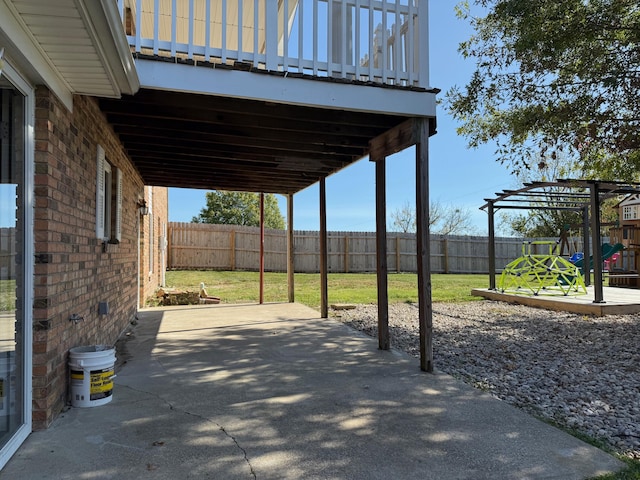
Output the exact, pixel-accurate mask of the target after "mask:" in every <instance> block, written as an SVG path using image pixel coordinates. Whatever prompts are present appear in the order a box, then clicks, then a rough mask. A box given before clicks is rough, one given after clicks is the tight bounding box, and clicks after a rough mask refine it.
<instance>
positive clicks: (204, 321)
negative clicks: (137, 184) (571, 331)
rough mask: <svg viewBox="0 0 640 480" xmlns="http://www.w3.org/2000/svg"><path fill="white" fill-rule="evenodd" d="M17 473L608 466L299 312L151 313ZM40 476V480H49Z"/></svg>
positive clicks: (356, 475)
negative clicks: (105, 398) (94, 401)
mask: <svg viewBox="0 0 640 480" xmlns="http://www.w3.org/2000/svg"><path fill="white" fill-rule="evenodd" d="M118 356H119V368H118V372H117V374H118V377H117V378H116V387H115V390H114V398H113V401H112V402H111V403H109V404H107V405H104V406H101V407H95V408H88V409H78V408H72V409H69V410H68V411H67V412H66V413H64V414H63V415H62V416H61V417H60V418H59V419H58V420H57V421H56V422H55V423H54V425H53V426H52V427H51V428H50V429H49V430H46V431H42V432H37V433H35V434H33V435H32V436H31V437H30V438H29V439H28V441H27V442H26V443H25V445H24V446H23V447H22V449H21V450H20V451H19V452H18V454H17V455H16V456H15V457H14V458H13V459H12V460H11V461H10V462H9V464H8V465H7V467H6V469H5V471H3V472H2V475H3V476H5V475H6V476H7V478H32V477H31V476H29V475H35V476H37V477H38V478H56V479H65V478H92V479H95V478H118V479H129V478H130V479H138V478H156V479H157V478H163V479H164V478H167V479H169V478H171V479H174V478H205V477H211V478H222V479H252V478H256V479H302V478H304V479H314V478H317V479H320V478H331V479H389V478H394V479H409V478H411V479H415V478H421V479H454V478H455V479H463V478H468V479H483V478H487V479H489V478H491V479H495V478H501V479H509V478H513V479H516V478H517V479H538V478H539V479H542V478H544V479H554V478H557V479H563V480H566V479H581V478H586V477H589V476H593V475H596V474H600V473H604V472H608V471H614V470H616V469H618V468H620V467H621V466H622V464H620V463H619V462H618V461H617V460H615V459H613V458H612V457H610V456H609V455H606V454H605V453H603V452H601V451H600V450H597V449H595V448H593V447H590V446H588V445H586V444H584V443H582V442H580V441H579V440H577V439H575V438H573V437H571V436H569V435H566V434H564V433H563V432H561V431H559V430H557V429H555V428H552V427H550V426H548V425H546V424H543V423H541V422H539V421H537V420H535V419H533V418H532V417H530V416H528V415H526V414H524V413H522V412H520V411H518V410H516V409H515V408H512V407H510V406H509V405H507V404H505V403H504V402H501V401H499V400H496V399H494V398H492V397H490V396H488V395H486V394H484V393H482V392H479V391H477V390H474V389H472V388H471V387H469V386H467V385H465V384H463V383H461V382H458V381H457V380H454V379H452V378H451V377H449V376H447V375H444V374H439V373H438V374H435V375H431V374H426V373H423V372H421V371H420V369H419V365H418V360H416V359H413V358H410V357H409V356H407V355H405V354H403V353H399V352H395V351H390V352H384V351H380V350H377V348H376V341H375V339H372V338H369V337H365V336H363V335H361V334H359V333H357V332H355V331H353V330H351V329H349V328H348V327H346V326H345V325H342V324H340V323H338V322H336V321H333V320H330V319H329V320H323V319H320V318H319V315H318V313H317V312H315V311H314V310H311V309H309V308H307V307H304V306H301V305H297V304H270V305H261V306H257V305H216V306H198V307H177V308H176V307H174V308H165V309H148V310H145V311H142V312H141V313H140V320H139V324H138V325H137V326H136V327H135V328H134V329H133V330H132V332H131V333H130V335H128V336H127V337H126V339H125V340H124V341H121V342H120V344H119V348H118ZM34 478H35V477H34Z"/></svg>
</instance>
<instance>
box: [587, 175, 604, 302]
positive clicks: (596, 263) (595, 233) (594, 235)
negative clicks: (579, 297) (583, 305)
mask: <svg viewBox="0 0 640 480" xmlns="http://www.w3.org/2000/svg"><path fill="white" fill-rule="evenodd" d="M599 187H600V186H599V185H598V184H597V183H596V182H593V183H591V184H590V185H589V191H590V193H591V202H590V203H591V245H593V283H594V285H593V293H594V299H593V303H605V301H604V295H603V292H602V249H601V248H600V188H599ZM583 265H585V269H584V270H585V275H590V274H591V273H590V271H589V257H587V256H585V258H584V263H583Z"/></svg>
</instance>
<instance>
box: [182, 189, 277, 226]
mask: <svg viewBox="0 0 640 480" xmlns="http://www.w3.org/2000/svg"><path fill="white" fill-rule="evenodd" d="M206 200H207V204H206V206H205V207H204V208H202V209H201V210H200V214H199V215H198V216H197V217H193V219H192V220H191V221H192V222H194V223H215V224H222V225H245V226H251V227H258V226H260V194H258V193H251V192H225V191H220V190H214V191H212V192H207V193H206ZM264 225H265V227H266V228H273V229H278V230H282V229H284V227H285V222H284V218H283V216H282V214H281V213H280V207H279V206H278V200H277V199H276V196H275V195H274V194H272V193H268V194H265V196H264Z"/></svg>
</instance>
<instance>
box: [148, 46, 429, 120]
mask: <svg viewBox="0 0 640 480" xmlns="http://www.w3.org/2000/svg"><path fill="white" fill-rule="evenodd" d="M136 67H137V70H138V75H139V77H140V85H141V87H143V88H151V89H157V90H169V91H175V92H187V93H198V94H204V95H220V96H225V97H233V98H245V99H250V100H263V101H268V102H275V103H284V104H287V105H301V106H308V107H316V108H330V109H338V110H351V111H357V112H370V113H379V114H386V115H400V116H410V117H426V118H435V116H436V99H435V94H434V93H429V92H416V91H410V90H401V89H393V88H383V87H371V86H363V85H354V84H348V83H337V82H330V81H322V80H317V81H314V80H309V79H303V78H294V77H285V76H278V75H270V74H268V73H264V74H262V73H252V72H244V71H240V70H228V69H222V68H218V69H216V68H206V67H196V66H193V65H185V64H176V63H168V62H158V61H154V60H144V59H136Z"/></svg>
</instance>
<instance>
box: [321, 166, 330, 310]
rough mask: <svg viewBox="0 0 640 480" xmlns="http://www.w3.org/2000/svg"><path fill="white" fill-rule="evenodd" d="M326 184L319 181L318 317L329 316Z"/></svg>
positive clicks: (322, 179) (323, 181)
mask: <svg viewBox="0 0 640 480" xmlns="http://www.w3.org/2000/svg"><path fill="white" fill-rule="evenodd" d="M327 269H328V261H327V184H326V179H325V178H324V177H323V178H321V179H320V316H321V317H322V318H327V317H328V316H329V295H328V281H327Z"/></svg>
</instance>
